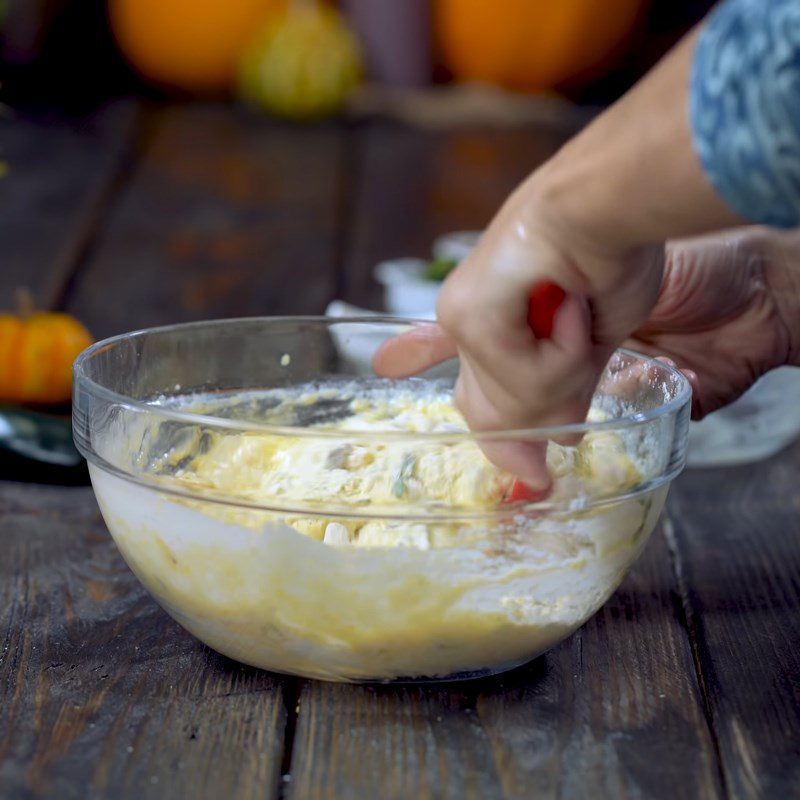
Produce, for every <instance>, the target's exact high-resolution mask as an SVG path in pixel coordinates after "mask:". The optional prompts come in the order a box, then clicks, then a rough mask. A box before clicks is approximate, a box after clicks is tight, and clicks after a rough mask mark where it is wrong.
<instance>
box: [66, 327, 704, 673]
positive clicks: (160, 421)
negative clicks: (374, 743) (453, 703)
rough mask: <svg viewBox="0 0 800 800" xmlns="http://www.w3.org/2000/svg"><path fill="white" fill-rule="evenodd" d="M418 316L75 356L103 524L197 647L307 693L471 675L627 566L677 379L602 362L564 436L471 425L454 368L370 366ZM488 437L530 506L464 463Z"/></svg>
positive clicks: (106, 345)
mask: <svg viewBox="0 0 800 800" xmlns="http://www.w3.org/2000/svg"><path fill="white" fill-rule="evenodd" d="M415 324H420V323H413V322H409V321H404V320H398V319H392V318H385V317H379V318H369V319H345V320H341V319H336V320H331V319H324V318H254V319H239V320H220V321H213V322H199V323H193V324H186V325H176V326H172V327H164V328H156V329H152V330H145V331H139V332H136V333H130V334H126V335H123V336H118V337H116V338H113V339H108V340H106V341H104V342H100V343H98V344H96V345H94V346H93V347H91V348H89V349H88V350H86V351H85V352H84V353H83V354H82V355H81V356H80V357H79V358H78V360H77V361H76V363H75V386H74V397H73V401H74V402H73V405H74V418H73V422H74V431H75V441H76V443H77V446H78V448H79V449H80V451H81V452H82V453H83V454H84V455H85V457H86V458H87V460H88V462H89V470H90V473H91V479H92V483H93V486H94V490H95V493H96V495H97V500H98V502H99V504H100V508H101V510H102V513H103V516H104V518H105V521H106V523H107V525H108V528H109V530H110V531H111V534H112V536H113V537H114V540H115V541H116V543H117V545H118V547H119V549H120V551H121V553H122V555H123V556H124V558H125V560H126V561H127V563H128V564H129V565H130V567H131V569H132V570H133V571H134V573H135V574H136V575H137V577H138V578H139V580H140V581H141V582H142V583H143V584H144V586H145V587H146V588H147V589H148V591H149V592H150V593H151V594H152V595H153V597H154V598H155V599H156V600H157V601H158V602H159V603H160V604H161V605H162V606H163V608H164V609H165V610H166V611H167V612H168V613H169V614H171V615H172V616H173V617H174V618H175V619H176V620H177V621H178V622H179V623H180V624H181V625H182V626H183V627H184V628H186V629H187V630H188V631H190V632H191V633H192V634H194V635H195V636H197V637H198V638H199V639H200V640H202V641H203V642H205V643H206V644H207V645H209V646H210V647H212V648H214V649H215V650H218V651H219V652H221V653H224V654H225V655H227V656H230V657H231V658H234V659H238V660H239V661H242V662H245V663H247V664H252V665H255V666H258V667H262V668H265V669H271V670H276V671H280V672H287V673H293V674H298V675H304V676H309V677H314V678H322V679H328V680H340V681H389V680H441V679H445V678H447V679H454V678H465V677H477V676H480V675H486V674H491V673H494V672H499V671H501V670H505V669H508V668H511V667H513V666H515V665H518V664H520V663H523V662H525V661H528V660H529V659H531V658H533V657H535V656H537V655H538V654H540V653H542V652H543V651H545V650H547V649H548V648H550V647H552V646H553V645H554V644H556V643H557V642H558V641H560V640H562V639H563V638H565V637H566V636H568V635H569V634H570V633H571V632H572V631H574V630H575V629H576V628H578V627H579V626H580V625H581V624H583V622H585V621H586V620H587V619H588V618H589V617H590V616H591V615H592V614H593V613H594V612H595V611H596V610H597V609H598V608H599V607H600V606H601V605H602V604H603V603H604V602H605V600H606V599H607V598H608V596H609V595H610V594H611V593H612V592H613V591H614V589H615V588H616V586H617V585H618V584H619V582H620V581H621V580H622V578H623V576H624V575H625V573H626V572H627V570H628V569H629V567H630V566H631V564H632V563H633V561H634V560H635V559H636V557H637V556H638V555H639V553H640V552H641V550H642V548H643V547H644V545H645V543H646V541H647V538H648V536H649V534H650V532H651V530H652V529H653V527H654V525H655V523H656V520H657V518H658V516H659V512H660V511H661V508H662V506H663V504H664V500H665V497H666V494H667V488H668V485H669V483H670V481H671V480H672V479H673V478H674V477H675V475H677V474H678V472H679V471H680V470H681V468H682V467H683V464H684V460H685V451H686V439H687V428H688V421H689V403H690V388H689V385H688V383H687V381H686V380H685V379H684V377H683V376H682V375H681V374H680V373H679V372H678V371H676V370H674V369H672V368H671V367H669V366H667V365H665V364H662V363H660V362H658V361H654V360H651V359H649V358H646V357H644V356H641V355H637V354H636V353H632V352H627V351H619V352H617V353H616V354H615V355H614V357H613V358H612V359H611V361H610V362H609V364H608V367H607V368H606V371H605V373H604V375H603V377H602V380H601V381H600V384H599V386H598V389H597V392H596V394H595V396H594V399H593V403H592V411H591V414H590V416H589V420H590V421H588V422H586V423H585V424H582V425H575V426H570V427H562V428H550V429H537V430H520V431H504V432H492V433H481V434H476V433H471V432H469V431H467V430H465V428H464V425H463V421H462V420H461V419H460V418H459V417H458V415H457V413H456V412H455V411H454V409H453V407H452V403H451V390H452V386H453V382H454V378H455V376H456V373H457V367H458V365H457V363H456V362H455V361H454V362H449V363H447V364H445V365H443V366H440V367H439V368H437V370H435V371H433V372H430V373H426V374H424V375H422V376H419V377H417V378H413V379H408V380H402V381H387V380H382V379H379V378H376V377H375V376H374V375H370V374H368V370H367V366H368V364H369V359H370V356H371V354H372V352H373V351H374V350H375V348H376V347H377V345H378V344H379V343H380V342H381V341H383V340H384V339H386V338H387V337H389V336H391V335H394V334H395V333H397V332H399V331H401V330H404V329H407V328H408V327H409V326H410V325H415ZM574 434H579V436H577V437H576V436H574ZM568 435H573V436H572V438H571V439H570V441H577V440H578V439H580V442H579V444H576V445H572V446H563V445H561V444H559V443H558V442H563V441H566V440H567V438H568ZM498 442H504V443H507V442H526V443H532V442H545V443H547V445H546V446H547V448H548V450H547V453H548V456H547V457H548V469H549V471H550V474H551V477H552V479H553V490H552V492H551V493H550V494H549V495H548V496H547V497H546V498H543V499H542V498H539V499H538V500H537V499H536V498H535V497H533V496H531V494H530V493H528V492H527V491H526V490H525V487H524V486H522V485H521V484H519V483H518V482H516V481H515V479H514V478H513V476H511V475H508V474H507V473H504V472H502V471H500V470H499V469H497V468H496V467H495V466H494V465H493V464H492V463H490V462H489V461H488V460H487V459H486V458H485V457H484V455H483V452H482V449H481V448H482V447H485V446H486V445H487V444H492V445H494V444H497V443H498Z"/></svg>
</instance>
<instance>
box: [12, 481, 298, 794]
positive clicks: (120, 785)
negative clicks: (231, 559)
mask: <svg viewBox="0 0 800 800" xmlns="http://www.w3.org/2000/svg"><path fill="white" fill-rule="evenodd" d="M0 547H1V548H2V554H3V555H2V558H0V796H2V797H3V798H14V797H59V798H80V799H81V800H87V799H88V798H131V800H134V798H135V799H136V800H138V799H139V798H150V797H154V798H155V797H208V798H212V797H237V798H238V797H243V798H250V797H252V798H268V797H274V796H276V794H277V791H278V786H279V780H280V764H281V754H282V749H283V732H284V726H285V720H286V710H285V707H284V703H283V694H282V690H281V686H280V682H279V681H278V679H277V678H276V677H275V676H273V675H270V674H269V673H266V672H262V671H259V670H255V669H251V668H248V667H244V666H241V665H240V664H237V663H235V662H233V661H230V660H228V659H226V658H223V657H222V656H219V655H217V654H215V653H213V652H212V651H210V650H209V649H208V648H206V647H204V646H203V645H201V644H200V643H199V642H198V641H197V640H195V639H194V638H193V637H191V636H190V635H189V634H188V633H185V632H184V631H183V630H182V629H181V628H180V627H178V625H177V624H176V623H174V622H173V621H172V620H171V619H170V618H169V617H168V616H167V615H166V614H165V613H164V612H163V611H162V610H161V609H160V608H159V607H158V606H157V605H156V604H155V602H153V601H152V600H151V599H150V598H149V596H148V595H147V593H146V592H145V591H144V589H142V588H141V586H140V585H139V583H138V581H137V580H136V578H134V576H133V574H132V573H131V572H130V571H129V570H128V568H127V566H126V565H125V563H124V562H123V560H122V557H121V556H120V555H119V553H118V552H117V549H116V547H115V546H114V544H113V542H112V540H111V537H110V536H109V534H108V533H107V532H106V529H105V525H104V524H103V521H102V519H101V517H100V514H99V511H98V509H97V506H96V504H95V502H94V499H93V497H92V494H91V490H90V489H85V488H80V489H64V488H57V487H38V486H27V485H22V484H14V483H7V482H6V483H0Z"/></svg>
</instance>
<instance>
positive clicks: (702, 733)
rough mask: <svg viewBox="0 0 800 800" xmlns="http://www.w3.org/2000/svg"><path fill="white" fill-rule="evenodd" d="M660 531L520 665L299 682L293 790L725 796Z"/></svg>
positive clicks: (314, 793)
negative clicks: (427, 680) (487, 675)
mask: <svg viewBox="0 0 800 800" xmlns="http://www.w3.org/2000/svg"><path fill="white" fill-rule="evenodd" d="M675 601H676V587H675V585H674V583H673V577H672V570H671V566H670V556H669V552H668V550H667V547H666V543H665V541H664V539H663V537H662V536H661V534H660V533H656V534H655V535H654V538H653V540H652V541H651V543H650V545H649V546H648V549H647V551H646V553H645V555H644V556H643V558H642V560H641V561H640V562H639V563H638V564H637V566H636V567H635V569H634V570H633V571H632V573H631V574H630V575H629V577H628V578H627V580H626V581H625V582H624V584H623V586H622V587H621V588H620V589H619V590H618V591H617V593H616V594H615V595H614V596H613V597H612V599H611V600H610V601H609V602H608V604H607V605H606V606H605V607H604V608H603V609H602V610H601V611H600V613H599V614H598V615H597V616H595V617H594V618H593V619H592V620H590V621H589V622H588V623H587V624H586V625H585V626H584V627H583V628H582V629H581V630H580V631H579V632H577V633H576V634H575V635H574V636H573V637H571V638H570V639H568V640H567V641H565V642H564V643H563V644H561V645H559V646H558V647H556V648H555V649H554V650H553V651H551V652H550V653H548V654H546V655H545V656H543V657H541V658H539V659H537V660H536V661H534V662H532V663H531V664H529V665H528V666H526V667H522V668H520V669H517V670H514V671H513V672H510V673H507V674H506V675H503V676H499V677H497V678H495V679H487V680H481V681H476V682H473V683H462V684H449V685H448V684H443V685H440V686H434V685H431V686H425V687H392V686H376V687H360V686H334V685H330V684H322V683H312V682H309V683H306V684H304V686H303V688H302V691H301V695H300V701H299V704H298V708H299V716H298V721H297V731H296V734H295V738H294V755H293V759H292V768H291V783H290V787H291V789H290V796H291V797H295V798H323V797H328V796H330V795H329V794H328V792H331V791H333V792H334V793H335V795H336V796H340V797H373V796H381V797H384V798H406V797H431V798H433V797H447V798H464V797H476V798H527V797H563V798H585V797H592V798H595V797H597V798H657V797H673V798H687V800H690V799H691V798H716V797H720V796H723V795H722V792H721V787H720V780H719V774H718V768H717V762H716V757H715V752H714V743H713V740H712V737H711V735H710V733H709V730H708V727H707V725H706V722H705V719H704V716H703V704H702V698H701V695H700V690H699V687H698V685H697V682H696V680H695V674H694V670H693V667H692V653H691V649H690V647H689V642H688V640H687V637H686V634H685V631H684V629H683V627H682V625H681V622H680V620H679V618H678V616H677V615H676V613H675Z"/></svg>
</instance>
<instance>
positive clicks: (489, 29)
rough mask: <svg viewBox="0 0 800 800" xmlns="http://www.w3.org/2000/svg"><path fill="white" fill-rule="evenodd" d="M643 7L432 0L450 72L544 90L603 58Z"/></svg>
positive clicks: (608, 2) (640, 2)
mask: <svg viewBox="0 0 800 800" xmlns="http://www.w3.org/2000/svg"><path fill="white" fill-rule="evenodd" d="M645 6H646V2H645V0H558V2H554V0H494V2H491V3H488V2H486V0H434V14H435V18H434V24H435V31H436V37H437V44H438V47H439V50H440V54H441V57H442V59H443V62H444V65H445V66H446V67H447V68H448V69H449V70H450V71H451V72H452V73H453V75H454V77H455V78H457V79H460V80H470V81H482V82H486V83H495V84H499V85H501V86H507V87H508V88H511V89H519V90H547V89H553V88H555V87H557V86H559V85H560V84H564V83H566V82H570V81H574V80H575V79H576V78H579V77H581V76H586V75H587V74H590V73H592V71H597V70H599V69H601V68H602V67H603V66H605V65H608V62H609V60H610V59H611V58H612V57H613V56H614V55H615V53H616V52H618V51H619V48H620V46H621V45H622V44H623V43H624V42H625V40H626V39H627V37H628V36H629V35H630V34H631V32H632V31H633V30H634V28H635V26H636V23H637V21H638V20H639V18H640V15H641V13H642V11H643V10H644V8H645Z"/></svg>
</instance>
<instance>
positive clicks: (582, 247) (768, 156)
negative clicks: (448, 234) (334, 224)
mask: <svg viewBox="0 0 800 800" xmlns="http://www.w3.org/2000/svg"><path fill="white" fill-rule="evenodd" d="M757 2H758V3H763V4H764V5H766V6H771V5H772V4H773V3H774V4H776V5H786V4H787V0H729V2H728V3H725V4H723V5H722V6H721V7H720V8H719V9H718V11H717V12H715V14H714V15H713V16H712V19H711V21H710V22H708V23H706V27H705V28H703V29H702V30H701V31H700V32H697V31H696V32H694V33H692V34H690V35H689V36H688V37H687V38H686V39H685V40H684V41H683V42H681V43H680V44H679V45H678V46H677V47H676V48H675V49H674V50H673V51H672V52H671V53H670V54H669V55H668V56H667V57H666V58H665V59H664V60H663V61H662V62H661V63H660V64H659V65H658V66H657V67H656V68H655V69H654V70H653V71H652V72H651V73H650V74H649V75H648V76H646V77H645V78H644V79H643V80H642V81H641V82H640V83H639V84H638V85H637V86H636V87H635V88H634V89H633V90H632V91H631V92H630V93H628V94H627V95H626V96H625V97H623V98H622V99H621V100H620V101H619V102H618V103H616V104H615V105H614V106H612V107H611V108H610V109H609V110H608V111H606V112H605V113H604V114H602V115H601V116H600V117H598V118H597V119H596V120H595V121H594V122H593V123H592V124H591V125H590V126H588V127H587V128H586V129H585V130H584V131H583V132H582V133H581V134H579V135H578V136H577V137H576V138H575V139H573V140H572V141H571V142H569V143H568V144H567V145H566V146H565V147H564V148H563V149H562V150H561V151H560V152H559V153H558V154H557V155H556V156H555V157H554V158H553V159H551V160H550V161H549V162H548V163H546V164H545V165H544V166H543V167H541V168H540V169H538V170H537V171H536V172H534V173H533V174H532V175H531V176H530V177H529V178H528V179H527V180H526V181H525V182H524V183H523V184H522V185H521V186H520V187H519V188H518V189H517V190H516V191H515V192H514V194H513V195H511V197H510V198H509V199H508V200H507V201H506V203H505V204H504V205H503V207H502V208H501V209H500V211H499V213H498V214H497V216H496V217H495V218H494V219H493V220H492V222H491V224H490V225H489V226H488V228H487V229H486V231H485V233H484V235H483V236H482V238H481V241H480V243H479V245H478V247H477V248H476V249H475V251H474V252H473V253H472V254H471V255H470V257H469V258H468V259H466V260H465V261H464V262H463V263H462V264H461V265H460V266H459V267H458V269H456V270H455V271H454V272H453V273H452V275H451V276H450V278H449V279H448V280H447V281H446V283H445V285H444V287H443V290H442V294H441V296H440V302H439V306H438V317H439V327H438V328H435V329H433V330H432V331H428V332H426V333H424V334H413V335H410V336H407V337H401V338H400V339H399V340H396V341H394V342H392V343H390V344H389V345H387V346H386V347H385V348H384V349H383V350H382V351H380V352H379V353H378V355H377V357H376V362H375V366H376V370H377V371H378V372H381V373H383V374H386V375H397V376H399V375H407V374H412V373H414V372H417V371H419V370H421V369H424V368H427V367H428V366H431V365H432V364H433V363H435V362H436V361H439V360H442V359H443V358H445V357H449V356H451V355H453V354H454V353H455V352H458V354H459V355H460V357H461V372H460V376H459V380H458V384H457V386H456V400H457V402H458V404H459V406H460V408H461V410H462V412H463V413H464V415H465V417H466V419H467V421H468V423H469V424H470V426H471V427H472V428H474V429H479V430H480V429H487V430H492V429H508V428H524V427H533V426H537V425H547V424H556V425H557V424H563V423H570V422H575V421H579V420H581V419H583V418H584V415H585V413H586V410H587V407H588V404H589V401H590V398H591V394H592V391H593V389H594V386H595V384H596V382H597V379H598V377H599V375H600V373H601V371H602V369H603V367H604V365H605V363H606V361H607V360H608V358H609V356H610V355H611V352H612V351H613V349H614V348H615V347H617V346H618V345H619V344H621V343H622V342H623V341H624V340H625V339H627V338H628V337H630V336H631V335H632V334H633V333H634V332H635V331H637V330H638V329H640V327H641V326H642V325H643V323H644V322H645V321H646V320H647V318H648V315H649V314H650V311H651V310H652V308H653V306H654V305H655V303H656V300H657V298H658V296H659V290H660V287H661V280H662V270H663V263H664V241H665V240H666V239H667V238H673V237H683V236H691V235H695V234H699V233H703V232H707V231H713V230H719V229H721V228H728V227H731V226H734V225H737V224H740V223H741V222H743V221H744V220H743V218H742V217H741V216H740V215H739V214H737V213H736V212H735V211H734V210H733V209H734V208H744V209H745V210H746V208H747V207H748V205H747V203H742V202H741V201H740V197H739V194H737V190H736V185H735V184H734V185H731V186H732V187H733V188H731V186H729V184H728V183H726V182H725V181H724V180H722V179H721V178H720V176H721V175H722V176H724V175H725V167H726V164H728V163H729V162H730V154H731V153H732V152H733V153H735V152H739V151H740V150H741V145H740V144H739V140H738V139H737V136H738V135H739V133H741V130H746V129H747V126H748V125H749V124H750V123H751V121H752V118H753V114H752V113H751V112H750V111H749V110H748V108H747V107H746V106H743V107H742V113H741V114H740V115H739V117H740V118H739V119H737V120H736V124H737V125H739V126H740V127H739V128H737V132H738V133H737V132H734V133H737V135H736V136H734V135H733V133H732V134H731V135H722V134H720V137H721V138H717V139H713V138H712V139H709V138H708V136H707V135H706V133H704V131H705V128H702V126H701V130H700V132H699V133H697V132H696V128H697V124H696V123H695V121H694V117H692V116H690V114H689V107H690V84H691V86H692V90H691V94H692V96H693V97H694V96H700V97H701V98H705V97H706V95H705V94H704V93H703V92H704V91H705V89H707V88H708V86H706V84H705V83H704V82H705V81H707V80H711V78H712V77H713V79H714V80H713V81H712V84H711V85H713V86H715V87H716V88H717V90H718V94H717V97H718V98H720V97H721V98H722V99H723V101H724V100H725V98H727V97H728V96H729V90H731V88H730V87H733V88H734V89H735V88H737V86H738V83H739V82H740V81H743V80H745V78H746V77H753V75H755V77H756V79H757V80H764V75H763V74H761V73H758V72H757V71H756V72H753V70H752V65H751V67H749V69H750V70H751V72H753V75H748V76H745V75H744V73H742V74H739V73H740V72H741V69H740V68H739V67H736V65H735V63H734V68H732V69H730V70H728V72H729V73H730V74H727V77H726V78H725V80H722V79H721V78H720V76H719V75H714V76H710V75H706V74H705V73H704V72H703V70H704V69H705V67H704V66H703V65H704V64H705V63H706V61H705V60H704V59H705V58H706V56H707V55H708V53H709V52H711V53H712V54H713V52H714V48H716V47H718V46H719V44H720V42H724V41H725V37H724V36H719V35H718V31H717V29H716V27H715V26H717V25H719V24H721V23H720V22H719V20H720V19H722V22H723V23H724V22H725V20H726V18H725V16H724V15H723V16H720V14H722V12H725V14H727V13H731V12H729V11H726V9H733V12H732V13H735V14H738V13H741V8H750V7H751V6H752V5H753V4H754V3H757ZM756 16H757V17H758V20H760V22H761V24H767V23H768V22H769V20H770V19H771V17H770V16H769V14H761V15H756ZM758 20H757V21H758ZM799 30H800V26H797V25H796V26H794V27H793V28H792V27H789V28H787V29H786V31H785V34H786V36H789V37H791V36H792V35H795V34H794V32H795V31H799ZM751 33H755V34H758V31H755V32H752V31H751ZM755 38H756V39H757V38H758V36H756V37H755ZM796 45H800V40H799V41H798V42H795V43H794V45H793V46H796ZM787 47H788V45H787ZM795 49H796V48H795ZM793 52H795V51H793ZM696 53H699V54H700V56H699V62H698V61H697V60H696V59H697V58H698V56H697V55H696ZM795 61H797V64H796V65H794V64H793V65H792V69H793V70H794V72H793V73H792V74H793V76H794V84H795V85H797V86H800V58H796V59H795ZM693 65H694V66H693ZM693 69H694V74H693ZM726 80H727V81H728V82H729V83H730V86H727V85H726V83H725V81H726ZM698 82H699V87H700V88H697V86H698ZM792 88H793V83H792V81H791V80H790V81H784V82H783V83H781V82H775V81H772V82H771V83H769V84H768V85H765V86H759V91H761V92H763V93H765V94H766V95H769V96H770V97H772V98H773V101H774V102H777V103H779V104H780V103H786V102H788V101H790V100H792V101H793V100H795V98H794V95H793V94H792ZM782 91H783V92H784V95H780V92H782ZM776 93H778V95H780V96H779V97H778V99H777V100H775V98H774V97H773V95H775V94H776ZM745 94H747V96H748V97H753V96H755V97H758V92H753V91H752V90H751V91H748V92H745ZM694 106H696V107H699V108H701V110H703V109H705V110H708V109H709V108H711V107H712V106H713V103H711V101H708V105H707V103H706V100H705V99H703V100H702V102H701V101H700V100H697V101H694ZM762 106H763V103H762ZM793 107H794V108H798V107H800V99H798V102H797V103H796V104H795V105H794V106H793ZM712 127H713V126H712ZM789 133H791V132H789ZM693 134H694V135H693ZM790 138H791V136H790ZM763 145H764V146H766V149H764V148H763V147H762V150H763V152H762V153H761V156H762V159H763V163H765V164H767V165H771V164H773V163H774V162H775V157H774V156H775V152H776V151H780V150H781V147H780V141H779V142H778V143H775V142H773V141H772V140H770V139H769V138H768V137H767V138H766V139H765V140H764V142H763ZM770 147H771V148H772V150H770V149H769V148H770ZM793 147H794V150H791V149H790V151H791V152H793V153H794V154H795V155H796V160H795V162H794V163H795V165H796V169H797V171H798V173H799V174H800V135H798V136H797V137H795V141H794V143H793ZM783 150H785V147H784V148H783ZM698 151H699V152H700V153H701V154H705V157H704V159H703V160H702V161H701V159H700V158H698V155H697V152H698ZM781 152H783V151H781ZM709 154H710V155H709ZM748 174H750V173H748V172H747V171H740V178H741V179H743V180H744V179H746V178H747V175H748ZM745 182H746V181H745ZM717 185H719V186H722V187H723V189H724V191H723V195H724V196H723V197H721V196H720V195H719V194H718V192H717V191H716V190H715V188H714V187H715V186H717ZM751 189H752V187H751ZM759 189H760V192H761V194H762V195H763V198H766V200H764V202H763V204H761V205H759V208H762V207H775V206H776V205H781V204H785V202H786V195H785V194H784V195H783V196H781V197H780V198H778V197H777V195H775V193H774V192H773V191H772V189H771V187H770V184H769V182H768V181H766V182H765V181H764V180H761V182H760V184H759ZM763 198H762V199H763ZM798 211H800V201H799V202H798V203H797V205H796V207H793V208H791V209H790V212H789V214H790V216H791V214H794V215H795V216H796V215H797V213H798ZM543 280H550V281H554V282H556V283H558V284H560V285H561V286H562V287H563V288H564V289H566V291H567V292H568V296H567V300H566V301H565V303H564V305H563V306H562V308H561V310H560V311H559V313H558V314H557V316H556V320H555V326H554V330H553V335H552V338H551V339H550V340H547V341H541V340H536V339H535V338H534V337H533V335H532V333H531V332H530V330H529V329H528V327H527V323H526V313H525V312H526V298H527V296H528V293H529V292H530V291H531V289H532V288H533V287H534V286H535V285H537V284H538V283H539V282H541V281H543ZM511 455H512V454H511V453H510V452H508V453H504V454H503V455H502V457H496V458H495V459H494V460H496V461H497V462H498V463H499V464H500V465H501V466H505V467H507V468H509V469H512V471H516V472H517V474H519V475H520V476H521V477H522V478H523V479H525V480H527V481H528V482H530V483H531V484H541V483H542V470H541V464H538V466H537V465H533V466H531V468H530V469H528V468H526V466H525V463H524V462H526V461H527V462H530V463H532V460H535V454H533V453H528V454H521V453H520V452H517V453H516V454H515V456H514V457H513V458H512V457H511Z"/></svg>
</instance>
